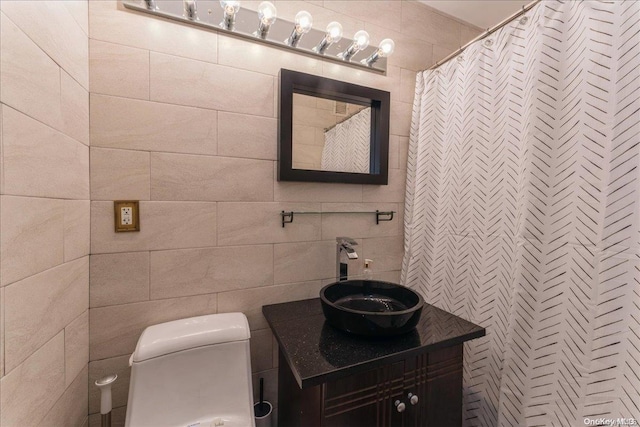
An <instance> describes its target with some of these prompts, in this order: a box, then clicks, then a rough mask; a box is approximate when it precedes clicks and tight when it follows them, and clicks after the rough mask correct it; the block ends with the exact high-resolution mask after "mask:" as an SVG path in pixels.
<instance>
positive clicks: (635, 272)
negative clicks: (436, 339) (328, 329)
mask: <svg viewBox="0 0 640 427" xmlns="http://www.w3.org/2000/svg"><path fill="white" fill-rule="evenodd" d="M525 16H526V18H524V19H520V18H519V19H517V20H514V21H513V22H511V23H510V24H508V25H507V26H505V27H503V28H502V29H501V30H499V31H497V32H496V33H494V34H492V35H490V36H489V37H488V38H486V39H485V40H482V41H479V42H477V43H475V44H473V45H472V46H470V47H469V48H468V49H466V50H465V52H464V54H463V55H460V56H459V57H458V58H456V59H453V60H451V61H450V62H448V63H445V64H444V65H442V66H441V67H439V68H438V69H437V70H434V71H425V72H422V73H418V76H417V84H416V96H415V101H414V109H413V120H412V128H411V137H410V148H409V160H408V171H407V190H406V202H405V203H406V206H405V258H404V261H403V270H402V281H403V283H404V284H406V285H407V286H410V287H413V288H416V289H419V290H420V291H421V292H422V294H423V295H424V297H425V299H426V301H427V302H428V303H430V304H434V305H436V306H438V307H441V308H443V309H445V310H448V311H450V312H452V313H454V314H457V315H459V316H461V317H463V318H465V319H468V320H470V321H472V322H475V323H477V324H479V325H482V326H484V327H486V329H487V335H486V337H483V338H481V339H477V340H474V341H471V342H470V343H468V344H466V345H465V355H464V357H465V364H464V393H465V399H464V412H463V419H464V424H465V425H467V426H496V425H499V426H552V425H553V426H584V425H607V424H603V423H606V422H607V421H606V420H609V419H613V420H614V421H615V422H617V421H619V420H618V418H624V420H622V421H625V422H627V423H631V421H629V419H630V418H634V419H635V420H636V421H637V422H640V145H639V144H640V95H639V91H640V72H639V70H640V46H639V45H640V2H638V1H583V2H579V1H564V2H559V1H543V2H542V3H540V4H538V5H537V6H535V7H534V8H533V9H532V10H531V11H529V12H527V13H526V15H525ZM603 420H604V421H603ZM598 423H599V424H598ZM616 425H617V424H616ZM627 425H629V424H627Z"/></svg>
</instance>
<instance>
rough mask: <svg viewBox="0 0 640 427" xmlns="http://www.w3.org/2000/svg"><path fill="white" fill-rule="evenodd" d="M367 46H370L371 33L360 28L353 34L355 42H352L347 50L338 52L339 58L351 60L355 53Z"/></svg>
mask: <svg viewBox="0 0 640 427" xmlns="http://www.w3.org/2000/svg"><path fill="white" fill-rule="evenodd" d="M367 46H369V33H367V32H366V31H365V30H360V31H358V32H357V33H356V34H355V35H354V36H353V42H351V44H350V45H349V47H348V48H347V50H345V51H344V52H340V53H339V54H338V58H340V59H342V60H344V61H351V58H352V57H353V55H355V54H356V53H358V52H360V51H361V50H364V49H366V48H367Z"/></svg>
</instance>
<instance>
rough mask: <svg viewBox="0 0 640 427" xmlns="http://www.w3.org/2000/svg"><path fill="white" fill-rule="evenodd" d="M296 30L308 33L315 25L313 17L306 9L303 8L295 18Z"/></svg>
mask: <svg viewBox="0 0 640 427" xmlns="http://www.w3.org/2000/svg"><path fill="white" fill-rule="evenodd" d="M295 23H296V31H297V32H298V33H300V34H307V33H308V32H309V30H310V29H311V26H312V25H313V18H312V17H311V14H310V13H309V12H307V11H306V10H301V11H300V12H298V14H297V15H296V19H295Z"/></svg>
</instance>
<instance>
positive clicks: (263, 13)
mask: <svg viewBox="0 0 640 427" xmlns="http://www.w3.org/2000/svg"><path fill="white" fill-rule="evenodd" d="M276 14H277V11H276V7H275V6H274V5H273V3H271V2H268V1H263V2H262V3H260V6H258V20H259V24H258V31H256V33H255V34H256V37H259V38H261V39H262V40H264V39H266V38H267V34H268V33H269V28H271V25H272V24H273V23H274V22H276Z"/></svg>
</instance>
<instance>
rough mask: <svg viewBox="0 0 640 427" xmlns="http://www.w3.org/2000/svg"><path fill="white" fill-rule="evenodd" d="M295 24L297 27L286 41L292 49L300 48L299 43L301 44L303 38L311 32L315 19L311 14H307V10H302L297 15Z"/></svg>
mask: <svg viewBox="0 0 640 427" xmlns="http://www.w3.org/2000/svg"><path fill="white" fill-rule="evenodd" d="M294 24H295V25H294V27H293V31H292V32H291V35H290V36H289V38H288V39H286V40H285V41H284V42H285V43H286V44H288V45H289V46H291V47H296V46H298V43H299V42H300V39H301V38H302V36H304V35H305V34H307V33H308V32H309V31H310V30H311V27H312V26H313V18H312V17H311V14H310V13H309V12H307V11H306V10H301V11H300V12H298V14H297V15H296V19H295V21H294Z"/></svg>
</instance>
